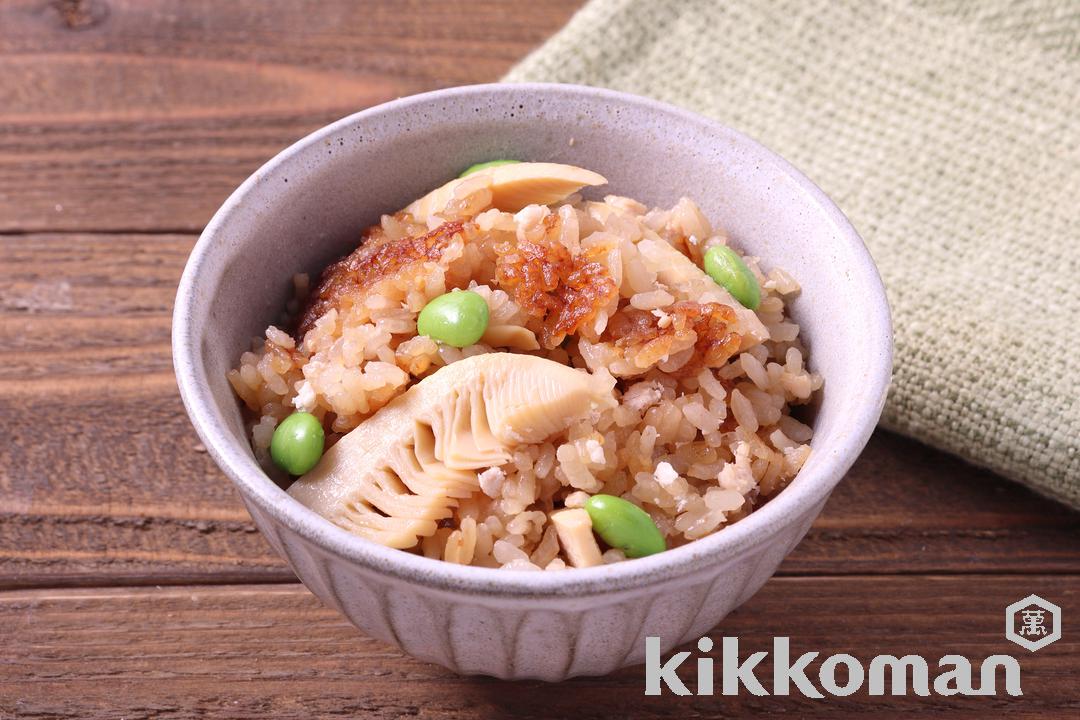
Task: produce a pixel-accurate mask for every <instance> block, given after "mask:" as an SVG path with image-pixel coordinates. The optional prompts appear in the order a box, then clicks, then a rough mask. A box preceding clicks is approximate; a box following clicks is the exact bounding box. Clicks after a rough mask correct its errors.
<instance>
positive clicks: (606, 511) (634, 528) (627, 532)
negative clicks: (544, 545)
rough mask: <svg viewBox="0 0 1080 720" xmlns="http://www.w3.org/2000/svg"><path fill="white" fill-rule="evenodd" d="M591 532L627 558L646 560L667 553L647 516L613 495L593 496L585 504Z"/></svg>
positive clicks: (656, 530) (639, 509) (661, 539)
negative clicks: (591, 528)
mask: <svg viewBox="0 0 1080 720" xmlns="http://www.w3.org/2000/svg"><path fill="white" fill-rule="evenodd" d="M585 512H587V513H589V519H590V520H592V526H593V530H594V531H595V532H596V534H597V535H599V536H600V537H601V538H603V540H604V542H606V543H607V544H608V545H610V546H611V547H613V548H619V549H620V550H622V551H623V552H624V553H626V557H628V558H639V557H645V556H646V555H654V554H656V553H658V552H664V551H665V550H667V543H666V542H664V536H663V535H661V534H660V531H659V530H658V529H657V527H656V524H655V523H653V521H652V518H651V517H649V514H648V513H647V512H645V511H644V510H642V509H641V508H639V507H638V506H637V505H635V504H633V503H632V502H627V501H626V500H623V499H622V498H619V497H615V496H614V495H593V496H592V497H591V498H589V499H588V501H587V502H586V503H585Z"/></svg>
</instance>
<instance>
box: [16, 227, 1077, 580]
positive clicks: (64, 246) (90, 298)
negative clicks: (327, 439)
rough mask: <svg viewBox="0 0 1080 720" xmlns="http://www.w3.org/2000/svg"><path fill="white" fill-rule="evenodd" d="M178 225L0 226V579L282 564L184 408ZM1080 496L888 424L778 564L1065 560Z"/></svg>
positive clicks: (240, 572) (221, 573)
mask: <svg viewBox="0 0 1080 720" xmlns="http://www.w3.org/2000/svg"><path fill="white" fill-rule="evenodd" d="M193 242H194V236H192V235H168V234H162V235H157V234H155V235H136V234H121V235H101V234H74V235H68V234H60V235H49V234H30V235H20V236H2V237H0V266H3V267H4V268H5V269H10V271H9V272H7V273H5V274H3V275H2V276H0V335H2V337H4V342H3V343H0V431H2V432H3V433H4V437H5V439H6V440H7V442H5V443H0V587H22V586H43V585H46V586H54V585H58V584H70V583H78V584H90V585H100V584H111V583H163V582H172V583H175V582H222V581H232V582H240V581H243V582H254V581H265V580H281V579H287V578H289V577H291V576H290V573H289V571H288V569H287V568H286V567H285V565H284V564H283V563H282V562H281V561H280V560H279V559H278V558H277V557H275V556H274V555H273V554H272V551H271V550H270V549H269V548H268V546H267V545H266V543H265V542H264V541H263V539H262V538H261V536H260V535H259V534H258V533H257V532H256V531H255V528H254V525H252V524H251V521H250V519H249V518H248V517H247V514H246V512H245V510H244V509H243V507H242V506H241V505H240V503H239V501H238V499H237V497H236V495H235V492H234V490H233V489H232V487H231V485H230V484H229V482H228V481H227V480H226V479H225V478H224V477H223V476H222V475H221V473H220V471H218V469H217V468H216V467H215V465H214V463H213V462H212V461H211V460H210V458H209V456H208V455H207V454H206V453H205V452H204V451H203V448H202V447H201V445H200V443H199V441H198V439H197V437H196V436H195V434H194V431H193V430H192V429H191V426H190V424H189V422H188V420H187V417H186V415H185V414H184V411H183V407H182V404H181V402H180V399H179V396H178V393H177V390H176V386H175V382H174V380H173V377H172V369H171V368H172V362H171V358H170V354H169V315H170V313H171V309H172V302H173V294H174V292H175V286H176V282H177V281H178V279H179V277H180V273H181V270H182V268H183V263H184V261H185V259H186V257H187V253H188V251H189V250H190V248H191V245H192V244H193ZM1078 530H1080V513H1075V512H1071V511H1069V510H1067V509H1065V508H1063V507H1061V506H1059V505H1057V504H1055V503H1053V502H1050V501H1048V500H1043V499H1041V498H1038V497H1036V496H1034V495H1033V494H1031V493H1030V492H1028V491H1026V490H1024V489H1022V488H1019V487H1017V486H1015V485H1013V484H1011V483H1009V482H1007V481H1005V480H1002V479H1001V478H997V477H995V476H993V475H991V474H989V473H986V472H984V471H981V470H978V469H976V468H973V467H971V466H969V465H966V464H965V463H963V462H961V461H959V460H956V459H955V458H951V457H948V456H946V455H944V454H942V453H939V452H936V451H933V450H930V449H928V448H925V447H922V446H920V445H918V444H917V443H914V442H912V441H909V440H905V439H902V438H899V437H897V436H894V435H890V434H888V433H878V434H877V435H876V436H875V437H874V439H873V440H872V441H871V443H870V446H869V447H868V449H867V450H866V452H865V453H864V454H863V457H862V458H861V459H860V460H859V462H858V463H857V464H856V466H855V468H854V469H853V470H852V472H851V474H850V475H849V477H848V478H847V479H846V480H845V481H844V482H843V483H842V484H841V485H840V488H839V489H838V490H837V491H836V492H835V493H834V495H833V498H832V499H831V500H830V502H829V505H828V507H827V508H826V511H825V513H824V515H823V516H822V517H821V518H820V520H819V521H818V523H817V524H816V525H815V527H814V528H813V530H812V531H811V532H810V534H809V536H808V537H807V538H806V540H805V541H804V542H803V543H802V544H801V545H800V546H799V548H798V549H797V550H796V551H795V553H793V554H792V556H791V557H790V558H789V559H788V561H787V562H786V563H785V564H784V565H783V566H782V569H781V572H782V573H785V574H832V575H835V574H846V573H858V574H865V573H891V572H907V573H915V572H953V573H964V572H1014V573H1047V572H1068V571H1075V570H1076V569H1077V568H1080V532H1078Z"/></svg>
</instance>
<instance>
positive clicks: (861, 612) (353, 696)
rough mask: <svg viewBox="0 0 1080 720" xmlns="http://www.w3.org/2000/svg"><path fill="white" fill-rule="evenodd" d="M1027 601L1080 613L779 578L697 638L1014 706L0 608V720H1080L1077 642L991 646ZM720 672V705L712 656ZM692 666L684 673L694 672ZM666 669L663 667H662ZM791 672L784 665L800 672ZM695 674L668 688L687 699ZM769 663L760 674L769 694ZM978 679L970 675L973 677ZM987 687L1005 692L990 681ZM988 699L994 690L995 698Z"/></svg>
mask: <svg viewBox="0 0 1080 720" xmlns="http://www.w3.org/2000/svg"><path fill="white" fill-rule="evenodd" d="M1029 592H1038V593H1040V594H1041V595H1043V596H1044V597H1046V598H1047V599H1049V600H1051V601H1053V602H1055V603H1057V604H1058V605H1060V606H1061V607H1062V610H1063V614H1064V616H1065V617H1066V618H1068V617H1075V616H1076V612H1077V611H1080V577H1078V576H1074V575H1070V576H1031V577H1028V578H1025V579H1024V580H1023V582H1020V583H1017V582H1016V579H1015V578H1012V577H1002V576H983V577H979V578H977V579H975V578H955V577H934V576H909V577H898V578H897V577H894V578H876V577H847V578H827V577H823V578H777V579H774V580H773V581H771V582H770V583H768V584H767V585H766V586H765V588H764V589H763V590H762V591H761V592H759V593H758V595H757V596H755V597H754V598H753V599H751V600H750V601H749V602H748V603H747V604H746V605H744V606H743V607H741V608H739V609H737V610H736V611H735V612H734V613H733V614H732V615H731V616H729V617H728V618H727V620H725V621H724V622H723V623H722V624H721V625H720V627H718V628H717V629H716V630H714V631H713V632H712V633H711V635H710V637H712V638H713V640H714V642H715V645H716V647H717V648H718V647H719V646H720V644H721V643H720V638H721V637H723V636H725V635H726V636H736V637H738V638H739V642H740V649H741V651H742V655H743V657H745V656H746V654H748V651H756V650H771V647H772V638H773V637H777V636H788V637H790V638H791V649H792V652H793V655H794V654H795V653H799V654H801V653H803V652H809V651H813V650H816V651H820V652H821V656H820V657H819V659H818V660H817V661H815V663H814V664H812V665H811V672H810V673H809V676H810V677H811V678H814V683H815V685H817V684H818V683H817V681H816V671H817V669H818V668H819V667H820V666H819V662H820V658H823V657H825V656H828V655H831V654H834V653H839V652H845V653H849V654H851V655H853V656H855V657H856V658H858V659H859V660H860V661H862V662H863V663H864V664H866V665H868V664H869V661H870V659H871V658H872V657H873V656H875V655H878V654H884V653H891V654H893V655H896V656H901V655H904V654H907V653H915V654H919V655H922V656H923V657H925V658H927V659H928V662H929V663H930V665H931V668H934V667H935V665H936V661H937V659H938V658H939V657H941V656H943V655H945V654H948V653H957V654H961V655H964V656H966V657H968V658H969V659H970V660H971V661H972V662H974V663H979V662H981V661H982V659H984V658H985V657H987V656H989V655H992V654H1008V655H1012V656H1014V657H1016V658H1017V660H1018V661H1019V662H1020V664H1021V687H1022V690H1023V696H1022V697H1009V696H1006V695H1005V694H1004V693H1003V692H1002V693H1001V695H999V696H997V697H976V698H973V697H960V696H954V697H947V698H946V697H940V696H930V697H917V696H914V695H907V696H904V697H898V696H887V697H870V696H869V694H868V691H867V688H866V687H865V686H864V687H863V689H862V690H861V691H860V692H858V693H856V694H854V695H851V696H848V697H843V698H841V697H833V696H827V697H826V699H821V700H810V699H807V698H805V697H803V696H802V695H801V694H799V693H798V692H797V691H794V692H795V694H794V695H791V696H788V697H778V696H771V697H754V696H751V695H750V694H749V693H747V692H746V691H745V690H744V691H743V692H742V693H741V694H740V695H737V696H733V697H732V696H728V697H725V696H722V695H716V696H713V697H704V696H690V697H676V696H674V695H672V694H670V693H666V692H665V694H663V695H661V696H659V697H646V696H645V695H644V674H643V668H642V667H635V668H628V669H626V670H623V671H620V672H617V673H615V674H613V675H611V676H608V677H602V678H580V679H575V680H572V681H570V682H569V683H565V684H563V685H560V686H559V688H558V692H552V687H551V686H549V685H546V684H544V683H539V682H516V683H502V682H499V681H495V680H491V679H487V678H478V677H459V676H457V675H454V674H453V673H450V672H448V671H445V670H443V669H441V668H438V667H435V666H432V665H428V664H426V663H422V662H419V661H417V660H413V659H412V658H409V657H406V656H403V655H402V654H401V653H400V652H399V651H397V650H396V649H394V648H391V647H388V646H386V645H383V644H382V643H380V642H377V641H375V640H372V639H370V638H366V637H364V636H362V635H360V634H359V633H358V632H356V631H355V630H353V629H352V628H351V627H350V626H348V625H347V624H346V623H345V622H344V621H343V620H341V619H340V618H339V617H338V616H337V614H336V613H335V612H334V611H332V610H329V609H327V608H324V607H322V606H321V605H320V604H319V602H318V601H317V600H316V599H315V598H314V597H313V596H311V595H309V594H308V593H307V591H306V590H304V589H303V588H302V587H301V586H298V585H277V586H256V587H253V586H235V587H218V588H209V587H176V588H166V589H160V588H159V589H154V588H145V589H136V590H132V589H114V590H70V589H69V590H45V591H16V592H7V593H3V594H0V628H3V631H4V636H5V639H6V640H7V642H6V648H7V653H6V657H5V662H4V663H2V664H0V714H3V715H4V716H18V717H49V718H80V719H81V718H86V717H95V718H129V719H130V718H148V717H169V718H173V719H175V720H182V719H183V718H217V717H221V718H234V719H236V718H256V717H267V716H273V717H279V718H304V719H305V720H306V719H307V718H310V717H355V716H358V715H364V716H366V717H387V718H389V717H400V716H402V715H415V716H418V717H425V718H433V717H438V718H455V719H461V720H464V719H465V718H491V717H504V716H514V717H532V718H540V717H576V718H582V720H588V719H590V718H609V717H639V718H672V717H688V716H689V717H706V716H717V715H722V716H724V717H743V716H753V715H761V714H767V713H777V714H780V713H784V714H787V715H790V716H792V717H804V718H847V717H865V716H866V715H867V714H869V713H873V714H874V717H901V716H902V714H905V715H910V714H911V713H913V712H915V713H919V715H920V716H922V717H936V716H943V715H945V714H948V716H949V717H950V718H952V717H962V718H985V717H1010V718H1014V717H1015V718H1020V717H1026V718H1045V717H1054V718H1064V717H1076V716H1077V714H1078V712H1080V698H1078V693H1077V690H1078V688H1077V684H1076V678H1077V676H1078V674H1080V635H1077V633H1075V632H1069V626H1066V627H1065V633H1064V636H1063V637H1062V639H1061V640H1059V641H1057V642H1056V643H1054V644H1052V645H1050V646H1048V647H1046V648H1043V649H1041V650H1039V651H1038V652H1035V653H1029V652H1028V651H1026V650H1022V649H1020V648H1019V647H1017V646H1015V645H1012V644H1011V643H1009V642H1008V641H1006V640H1005V639H1004V637H1003V632H1002V626H1003V624H1004V623H1003V622H1002V620H1003V615H1004V608H1005V606H1006V605H1008V604H1009V603H1011V602H1013V601H1015V600H1017V599H1019V598H1020V597H1023V596H1024V595H1026V594H1027V593H1029ZM711 655H712V656H714V657H715V658H716V660H715V662H716V665H717V668H716V670H717V692H719V689H720V684H719V665H720V660H719V652H718V651H714V652H712V653H711ZM700 656H701V654H700V653H696V652H695V653H694V657H700ZM665 657H667V656H665ZM796 657H797V656H796ZM693 663H694V661H693V660H691V661H688V662H686V663H685V664H684V666H683V668H681V669H680V673H679V674H680V676H681V677H682V678H683V680H684V681H685V682H686V683H687V686H688V687H689V688H690V689H691V691H694V689H695V687H696V684H695V680H694V677H695V671H694V664H693ZM770 663H771V661H770V660H767V661H766V662H763V663H762V664H761V665H760V669H759V670H758V671H757V675H758V677H759V678H761V679H762V681H763V684H764V685H765V686H766V687H767V688H771V687H772V682H771V664H770ZM976 667H977V666H976ZM999 682H1000V681H999ZM999 687H1000V685H999Z"/></svg>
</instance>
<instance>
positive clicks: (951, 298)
mask: <svg viewBox="0 0 1080 720" xmlns="http://www.w3.org/2000/svg"><path fill="white" fill-rule="evenodd" d="M507 80H509V81H552V82H570V83H582V84H589V85H599V86H604V87H609V88H614V89H617V90H624V91H628V92H634V93H638V94H642V95H648V96H651V97H654V98H658V99H660V100H665V101H668V102H671V103H674V104H677V105H681V106H684V107H688V108H691V109H694V110H696V111H698V112H701V113H703V114H705V115H708V116H711V117H713V118H716V119H717V120H720V121H721V122H723V123H724V124H726V125H729V126H731V127H734V128H736V129H739V130H742V131H743V132H746V133H747V134H749V135H751V136H752V137H754V138H756V139H757V140H759V141H761V142H763V143H764V144H765V145H766V146H768V147H770V148H772V149H773V150H775V151H777V152H779V153H780V154H782V155H783V156H785V157H786V158H787V159H788V160H790V161H792V162H793V163H794V164H795V165H796V166H797V167H799V168H801V169H802V170H803V171H804V172H806V173H807V174H808V175H809V176H810V177H811V178H812V179H813V180H814V181H815V182H817V183H818V184H819V185H821V187H822V188H823V189H824V190H825V191H826V192H827V193H828V194H829V195H830V196H831V197H832V198H833V199H834V200H835V201H836V202H837V204H838V205H840V207H841V208H842V209H843V210H844V211H845V212H846V213H847V215H848V217H849V218H851V220H852V222H853V223H854V224H855V226H856V228H857V229H858V230H859V231H860V232H861V234H862V235H863V237H864V238H865V240H866V242H867V245H868V246H869V247H870V250H871V252H872V253H873V255H874V258H875V260H876V261H877V263H878V266H879V267H880V269H881V273H882V276H883V277H884V279H885V284H886V286H887V288H888V293H889V300H890V303H891V304H892V308H893V321H894V324H895V333H896V367H895V373H894V379H893V387H892V389H891V391H890V395H889V400H888V404H887V406H886V410H885V415H884V417H883V419H882V422H883V425H884V426H885V427H887V428H890V429H892V430H896V431H899V432H901V433H904V434H906V435H910V436H912V437H915V438H918V439H919V440H922V441H924V442H926V443H929V444H931V445H933V446H936V447H939V448H943V449H945V450H948V451H951V452H953V453H956V454H958V455H961V456H963V457H964V458H966V459H968V460H969V461H971V462H973V463H976V464H978V465H981V466H984V467H988V468H991V469H992V470H995V471H997V472H999V473H1001V474H1004V475H1006V476H1008V477H1011V478H1013V479H1016V480H1019V481H1022V482H1024V483H1026V484H1028V485H1030V486H1032V487H1034V488H1035V489H1037V490H1039V491H1040V492H1042V493H1044V494H1047V495H1050V496H1052V497H1055V498H1057V499H1059V500H1061V501H1064V502H1066V503H1069V504H1071V505H1073V506H1077V507H1080V451H1078V449H1077V445H1078V442H1080V348H1078V345H1080V330H1078V325H1080V121H1078V115H1080V4H1077V3H1076V2H1075V1H1073V0H983V1H981V2H980V1H976V0H945V1H944V2H940V1H935V0H925V1H923V2H914V1H912V2H899V1H893V2H861V1H860V0H848V1H846V2H835V1H829V0H791V1H784V0H781V1H777V2H772V1H770V2H752V1H749V0H732V1H726V2H715V1H714V0H685V1H676V0H671V1H670V2H669V1H655V0H652V1H651V0H593V1H592V2H590V3H589V4H588V5H586V6H585V7H584V8H583V9H582V10H581V11H580V12H579V13H578V14H577V15H576V16H575V17H574V18H573V19H572V20H571V22H570V23H569V24H568V25H567V27H566V28H564V29H563V30H562V31H560V32H559V33H558V34H557V35H555V36H554V37H553V38H552V39H551V40H549V41H548V42H547V43H546V44H545V45H544V46H542V47H541V48H540V49H539V50H537V51H536V52H535V53H533V54H532V55H530V56H529V57H528V58H526V59H525V60H524V61H523V62H522V63H521V64H520V65H518V66H517V67H516V68H514V69H513V70H512V71H511V73H510V74H509V76H508V77H507ZM690 194H692V193H690ZM721 222H722V219H721Z"/></svg>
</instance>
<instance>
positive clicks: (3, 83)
mask: <svg viewBox="0 0 1080 720" xmlns="http://www.w3.org/2000/svg"><path fill="white" fill-rule="evenodd" d="M578 5H580V0H541V1H536V2H528V3H523V2H516V3H508V2H502V1H501V0H482V1H475V0H428V1H425V2H414V1H410V2H401V1H399V0H367V1H365V2H350V1H348V0H333V1H328V0H304V1H303V2H300V1H298V0H230V2H226V3H222V2H216V1H214V0H199V1H198V2H196V1H193V0H152V1H148V0H79V1H78V2H61V1H55V0H9V1H8V2H4V3H0V231H5V230H6V231H15V230H43V229H49V230H101V229H114V230H150V231H157V230H161V229H181V230H199V229H200V228H201V227H202V226H203V225H204V224H205V223H206V221H207V220H209V218H210V215H211V214H212V213H213V211H214V210H216V209H217V207H218V206H219V205H220V204H221V201H222V200H223V199H224V198H225V197H226V196H227V195H228V194H229V193H230V192H231V191H232V190H233V188H235V187H236V186H237V185H238V184H239V183H240V182H241V181H242V180H243V179H244V178H245V177H247V176H248V175H249V174H251V172H253V171H254V170H255V169H256V168H257V167H259V165H261V164H262V163H263V162H265V161H266V160H268V159H269V158H270V157H271V156H273V155H274V154H275V153H277V152H278V151H279V150H280V149H282V148H283V147H285V146H287V145H289V144H291V143H292V142H294V141H295V140H297V139H299V138H300V137H302V136H303V135H306V134H307V133H309V132H311V131H312V130H315V129H316V128H318V127H320V126H321V125H324V124H325V123H327V122H329V121H330V120H334V119H337V118H339V117H342V116H344V115H348V114H349V113H352V112H355V111H357V110H360V109H363V108H365V107H368V106H370V105H373V104H376V103H379V102H383V101H385V100H390V99H392V98H394V97H398V96H401V95H409V94H412V93H416V92H422V91H425V90H432V89H435V88H438V87H445V86H449V85H464V84H470V83H477V82H491V81H494V80H496V79H498V78H499V77H500V76H501V75H502V74H503V73H504V72H505V71H506V70H508V69H509V68H510V66H511V65H512V64H513V63H514V62H515V61H517V60H518V59H520V58H521V57H523V56H524V55H525V54H526V53H527V52H528V51H529V50H531V49H532V48H534V47H535V46H536V45H538V44H539V43H540V42H541V41H542V40H543V39H544V38H546V37H547V36H548V35H550V34H551V33H553V32H554V31H555V30H557V29H558V28H560V27H561V26H562V25H563V24H565V22H566V21H567V20H568V19H569V17H570V15H571V14H572V13H573V11H574V10H575V9H576V8H577V6H578Z"/></svg>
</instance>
